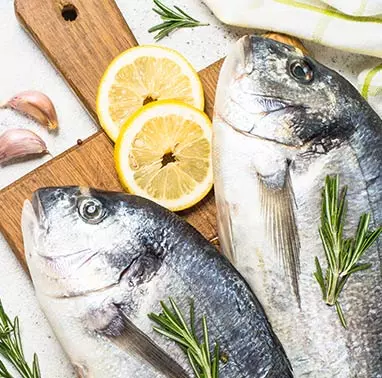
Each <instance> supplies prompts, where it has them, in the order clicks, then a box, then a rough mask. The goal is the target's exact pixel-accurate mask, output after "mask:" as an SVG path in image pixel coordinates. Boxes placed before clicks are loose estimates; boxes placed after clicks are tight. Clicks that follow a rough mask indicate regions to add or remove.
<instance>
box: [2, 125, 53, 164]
mask: <svg viewBox="0 0 382 378" xmlns="http://www.w3.org/2000/svg"><path fill="white" fill-rule="evenodd" d="M44 153H49V152H48V149H47V147H46V144H45V142H44V141H43V140H42V139H41V138H40V137H39V136H38V135H36V134H35V133H34V132H32V131H30V130H25V129H12V130H8V131H6V132H5V133H3V134H1V135H0V164H3V163H5V162H7V161H9V160H11V159H15V158H19V157H23V156H27V155H36V154H44Z"/></svg>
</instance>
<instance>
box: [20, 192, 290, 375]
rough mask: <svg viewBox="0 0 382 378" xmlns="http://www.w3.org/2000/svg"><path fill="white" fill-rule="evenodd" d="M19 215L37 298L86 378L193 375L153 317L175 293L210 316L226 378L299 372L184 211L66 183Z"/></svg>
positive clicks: (185, 303)
mask: <svg viewBox="0 0 382 378" xmlns="http://www.w3.org/2000/svg"><path fill="white" fill-rule="evenodd" d="M86 209H91V213H88V212H87V210H86ZM22 218H23V219H22V224H23V236H24V243H25V251H26V257H27V262H28V267H29V269H30V272H31V276H32V280H33V283H34V286H35V289H36V294H37V297H38V300H39V302H40V305H41V307H42V309H43V310H44V312H45V314H46V316H47V318H48V320H49V321H50V323H51V325H52V327H53V329H54V331H55V333H56V335H57V337H58V339H59V340H60V342H61V344H62V346H63V348H64V350H65V351H66V352H67V354H68V356H69V358H70V360H71V361H72V363H73V364H74V365H75V367H76V369H77V371H78V373H79V375H80V376H81V377H86V378H122V377H123V378H126V377H129V378H138V377H139V378H142V377H144V378H162V377H163V378H164V377H167V378H185V377H192V376H193V375H194V374H193V373H192V371H191V367H190V364H189V362H188V361H187V359H186V357H185V355H184V353H183V352H182V350H181V349H180V348H179V346H177V345H175V344H174V343H173V342H171V341H169V340H167V339H166V338H165V337H163V336H162V335H159V334H157V333H156V332H155V331H154V330H153V323H152V322H151V321H150V320H149V318H148V314H149V313H159V312H160V311H161V307H160V301H161V300H164V301H167V299H168V298H169V297H171V298H173V299H174V300H175V301H176V303H177V305H178V306H179V308H180V309H181V310H182V311H183V312H184V313H185V314H187V313H188V308H189V303H190V299H192V300H193V301H194V302H195V311H196V312H195V314H196V318H197V319H201V317H202V316H203V315H205V316H206V318H207V322H208V327H209V334H210V341H211V344H213V343H214V341H215V340H217V341H218V342H219V344H220V348H221V350H222V351H224V352H225V353H226V354H227V356H228V361H227V363H226V364H220V375H219V377H220V378H249V377H251V378H263V377H264V378H265V377H279V378H290V377H292V376H293V375H292V371H291V367H290V363H289V361H288V359H287V356H286V355H285V352H284V350H283V348H282V346H281V344H280V342H279V341H278V339H277V337H276V336H275V335H274V333H273V331H272V329H271V327H270V325H269V323H268V320H267V318H266V316H265V314H264V311H263V309H262V307H261V305H260V304H259V302H258V300H257V299H256V297H255V296H254V295H253V293H252V291H251V289H250V288H249V287H248V285H247V284H246V283H245V281H244V280H243V278H242V276H241V275H240V274H239V273H238V272H237V271H236V270H235V268H234V267H233V266H232V265H231V264H230V263H229V261H228V260H227V259H226V258H225V257H224V256H222V255H221V254H219V253H218V251H217V250H216V248H215V247H214V246H212V244H210V243H209V242H208V241H207V240H206V239H204V238H203V237H202V236H201V235H200V234H199V233H198V232H197V231H196V230H195V229H194V228H193V227H192V226H190V225H189V224H188V223H186V222H185V221H184V220H182V219H181V218H180V217H178V216H177V215H175V214H173V213H171V212H170V211H168V210H166V209H164V208H162V207H161V206H159V205H157V204H155V203H153V202H151V201H149V200H146V199H143V198H140V197H137V196H132V195H127V194H121V193H108V192H102V191H97V190H94V189H88V188H79V187H64V188H44V189H40V190H38V191H37V192H36V193H35V194H34V196H33V199H32V203H30V202H29V201H26V202H25V204H24V209H23V217H22ZM64 230H65V231H64ZM186 316H187V315H186ZM197 333H198V334H199V335H201V334H202V330H201V324H200V323H199V324H198V327H197Z"/></svg>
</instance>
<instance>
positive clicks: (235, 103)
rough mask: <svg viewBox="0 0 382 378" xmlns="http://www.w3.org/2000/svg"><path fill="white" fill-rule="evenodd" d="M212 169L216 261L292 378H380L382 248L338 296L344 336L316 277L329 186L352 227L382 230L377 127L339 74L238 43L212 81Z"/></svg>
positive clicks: (271, 44) (277, 49)
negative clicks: (263, 317)
mask: <svg viewBox="0 0 382 378" xmlns="http://www.w3.org/2000/svg"><path fill="white" fill-rule="evenodd" d="M213 163H214V176H215V194H216V201H217V207H218V223H219V238H220V242H221V245H222V248H223V251H224V253H225V255H226V256H228V258H229V259H230V261H231V262H232V263H233V264H234V265H235V267H236V268H237V269H238V270H239V272H240V273H241V274H242V275H243V276H244V278H245V279H246V280H247V282H248V283H249V284H250V286H251V287H252V290H253V291H254V292H255V294H256V296H257V297H258V299H259V301H260V303H261V304H262V305H263V306H264V310H265V312H266V314H267V316H268V319H269V321H270V323H271V325H272V327H273V330H274V331H275V333H276V335H277V336H278V337H279V339H280V341H281V343H282V345H283V346H284V348H285V350H286V353H287V355H288V357H289V359H290V361H291V363H292V367H293V369H294V372H295V375H296V377H320V378H324V377H327V378H333V377H336V378H354V377H358V378H381V377H382V276H381V261H382V243H381V242H380V243H379V244H377V245H375V246H374V247H373V248H370V249H369V250H368V251H367V252H366V254H365V256H364V257H363V260H362V262H370V263H371V264H372V267H371V269H369V270H366V271H363V272H357V273H355V274H353V275H352V276H351V277H350V278H349V280H348V282H347V284H346V287H345V288H344V291H343V292H342V294H341V304H342V305H343V308H344V313H345V314H346V318H347V320H348V326H349V328H348V329H347V330H346V329H344V328H343V327H342V325H341V323H340V321H339V320H338V317H337V314H336V312H335V310H334V309H333V308H332V307H328V306H326V305H325V303H324V301H323V299H322V294H321V290H320V288H319V286H318V284H317V282H316V281H315V278H314V277H313V273H314V272H315V270H316V268H315V262H314V258H315V256H317V257H318V258H319V260H320V261H321V262H326V259H325V255H324V251H323V247H322V243H321V240H320V237H319V233H318V228H319V224H320V212H321V203H322V198H321V192H322V188H323V185H324V181H325V177H326V176H327V175H336V174H339V175H340V180H341V183H342V184H343V185H348V186H349V190H348V196H347V199H348V208H349V212H348V216H347V221H348V226H347V228H346V230H345V231H346V233H349V235H350V233H351V234H354V232H355V230H356V227H357V224H358V220H359V217H360V215H361V214H362V213H364V212H367V213H371V215H372V221H373V226H375V227H376V226H379V225H381V224H382V174H381V169H382V121H381V119H380V118H379V117H378V115H377V114H376V113H375V112H374V111H373V110H372V108H371V107H370V106H369V105H368V104H367V102H366V101H365V100H364V99H363V98H362V97H361V96H360V94H359V93H358V92H357V90H356V89H355V88H354V87H353V86H352V85H351V84H350V83H349V82H348V81H346V79H344V78H343V77H342V76H340V75H339V74H338V73H336V72H334V71H332V70H330V69H329V68H327V67H325V66H323V65H321V64H320V63H318V62H317V61H315V60H314V59H312V58H310V57H307V56H304V55H303V54H302V53H301V51H300V50H298V49H296V48H294V47H291V46H287V45H284V44H282V43H279V42H276V41H272V40H269V39H264V38H261V37H257V36H245V37H243V38H242V39H241V40H239V42H238V43H237V44H236V45H235V46H234V48H233V50H232V52H231V53H230V54H229V55H228V57H227V59H226V61H225V63H224V65H223V67H222V70H221V73H220V78H219V82H218V88H217V94H216V104H215V113H214V135H213Z"/></svg>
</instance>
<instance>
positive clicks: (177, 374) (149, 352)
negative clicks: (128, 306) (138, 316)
mask: <svg viewBox="0 0 382 378" xmlns="http://www.w3.org/2000/svg"><path fill="white" fill-rule="evenodd" d="M119 322H120V326H119V327H118V332H117V333H116V334H115V335H112V334H106V337H108V339H109V340H110V341H111V342H112V343H114V344H115V345H116V346H118V347H119V348H120V349H122V350H124V351H125V352H126V353H128V354H129V355H131V354H133V355H135V356H139V357H141V358H142V359H144V360H145V361H146V362H148V363H149V364H150V365H151V366H153V368H154V369H156V370H158V371H160V372H161V373H162V374H164V375H165V376H166V377H169V378H189V376H188V374H187V372H186V371H185V370H184V369H183V368H182V367H181V366H180V365H179V364H178V363H177V362H176V361H174V360H173V359H172V358H171V357H170V356H169V355H168V354H167V353H166V352H164V351H163V350H162V349H161V348H160V347H159V346H158V345H156V344H155V343H154V342H153V340H151V339H150V338H149V337H148V336H147V335H146V334H145V333H144V332H142V331H141V330H140V329H139V328H138V327H137V326H136V325H134V324H133V322H132V321H131V320H130V319H129V318H128V317H127V316H126V314H125V313H124V312H123V311H122V310H119Z"/></svg>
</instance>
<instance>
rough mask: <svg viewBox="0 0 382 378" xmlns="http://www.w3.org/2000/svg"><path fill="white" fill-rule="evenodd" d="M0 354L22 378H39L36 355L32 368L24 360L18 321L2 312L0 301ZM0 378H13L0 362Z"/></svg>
mask: <svg viewBox="0 0 382 378" xmlns="http://www.w3.org/2000/svg"><path fill="white" fill-rule="evenodd" d="M0 354H1V355H2V356H3V357H4V358H5V359H6V360H7V361H8V362H9V363H10V364H11V365H12V366H13V367H14V368H15V369H16V371H17V372H18V373H19V374H20V376H21V377H22V378H41V373H40V368H39V363H38V358H37V355H36V354H35V355H34V357H33V363H32V367H29V365H28V363H27V362H26V360H25V356H24V352H23V347H22V344H21V338H20V326H19V319H18V318H17V317H16V318H15V320H14V321H13V323H12V321H11V320H10V318H9V317H8V315H7V314H6V313H5V311H4V307H3V305H2V303H1V301H0ZM0 377H1V378H13V376H12V375H11V374H10V373H9V371H8V370H7V368H6V366H5V365H4V363H3V362H2V361H0Z"/></svg>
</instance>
